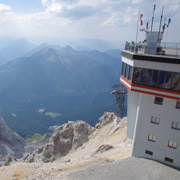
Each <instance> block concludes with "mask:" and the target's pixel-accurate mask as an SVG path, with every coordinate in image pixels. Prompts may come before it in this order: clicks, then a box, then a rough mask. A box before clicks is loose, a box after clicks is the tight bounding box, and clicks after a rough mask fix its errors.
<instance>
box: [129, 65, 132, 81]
mask: <svg viewBox="0 0 180 180" xmlns="http://www.w3.org/2000/svg"><path fill="white" fill-rule="evenodd" d="M132 73H133V68H132V66H129V75H128V80H132Z"/></svg>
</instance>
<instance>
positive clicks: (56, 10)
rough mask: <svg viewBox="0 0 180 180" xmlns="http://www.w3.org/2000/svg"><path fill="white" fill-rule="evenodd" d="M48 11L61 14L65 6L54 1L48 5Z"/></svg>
mask: <svg viewBox="0 0 180 180" xmlns="http://www.w3.org/2000/svg"><path fill="white" fill-rule="evenodd" d="M46 11H47V12H49V13H53V14H59V13H61V12H62V11H63V6H62V5H61V4H60V3H52V4H51V5H50V6H48V7H47V9H46Z"/></svg>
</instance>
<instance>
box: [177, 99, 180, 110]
mask: <svg viewBox="0 0 180 180" xmlns="http://www.w3.org/2000/svg"><path fill="white" fill-rule="evenodd" d="M178 103H179V104H180V101H176V109H180V105H178ZM178 106H179V107H178Z"/></svg>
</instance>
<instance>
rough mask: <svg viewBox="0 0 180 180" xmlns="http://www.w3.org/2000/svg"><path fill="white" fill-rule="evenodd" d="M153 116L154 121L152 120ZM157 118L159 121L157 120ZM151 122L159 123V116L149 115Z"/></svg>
mask: <svg viewBox="0 0 180 180" xmlns="http://www.w3.org/2000/svg"><path fill="white" fill-rule="evenodd" d="M153 118H155V121H153ZM157 119H158V120H159V121H157ZM151 123H152V124H159V123H160V118H159V117H156V116H151Z"/></svg>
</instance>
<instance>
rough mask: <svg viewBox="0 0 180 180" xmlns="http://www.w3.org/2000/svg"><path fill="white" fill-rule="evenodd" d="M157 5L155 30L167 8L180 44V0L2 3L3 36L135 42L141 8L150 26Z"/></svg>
mask: <svg viewBox="0 0 180 180" xmlns="http://www.w3.org/2000/svg"><path fill="white" fill-rule="evenodd" d="M154 4H156V11H155V21H154V30H158V26H159V20H160V14H161V10H162V6H163V5H164V17H165V16H166V19H168V18H171V19H172V21H171V24H170V26H169V29H168V41H171V42H180V35H179V32H180V0H171V1H170V0H156V1H155V0H0V23H1V28H0V36H13V37H25V38H32V39H33V37H43V38H46V37H47V38H68V39H81V38H85V39H103V40H107V41H126V40H128V41H132V40H135V36H136V26H137V14H138V9H139V8H140V10H141V12H142V13H143V15H144V16H143V22H144V24H146V22H147V21H149V22H151V18H152V10H153V5H154ZM165 35H166V32H165ZM144 36H145V34H144V32H139V38H138V39H139V40H143V39H144ZM34 39H35V38H34ZM37 39H38V38H37ZM44 41H46V40H45V39H44Z"/></svg>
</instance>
